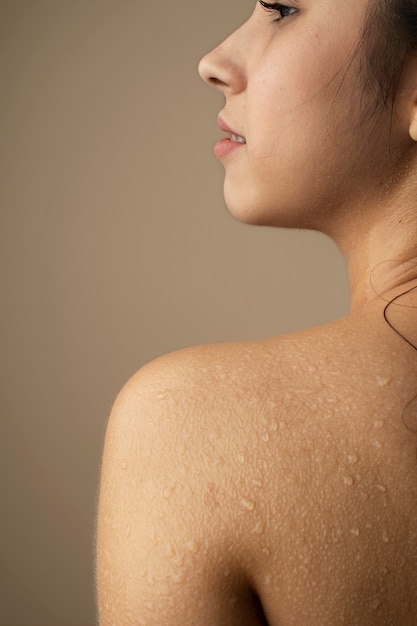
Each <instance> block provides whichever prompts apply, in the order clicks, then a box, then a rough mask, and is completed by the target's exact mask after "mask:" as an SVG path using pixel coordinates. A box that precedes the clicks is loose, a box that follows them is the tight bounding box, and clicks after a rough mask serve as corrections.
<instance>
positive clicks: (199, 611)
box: [98, 318, 417, 626]
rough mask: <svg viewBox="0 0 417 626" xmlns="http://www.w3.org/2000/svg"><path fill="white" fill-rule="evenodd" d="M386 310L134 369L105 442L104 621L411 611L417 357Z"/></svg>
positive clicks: (218, 621) (270, 619) (315, 620)
mask: <svg viewBox="0 0 417 626" xmlns="http://www.w3.org/2000/svg"><path fill="white" fill-rule="evenodd" d="M378 319H379V318H375V319H374V318H372V319H371V322H372V323H370V321H369V320H367V319H362V318H360V319H356V320H355V319H352V320H351V319H347V320H341V321H340V322H337V323H334V324H330V325H326V326H323V327H320V328H316V329H311V330H307V331H303V332H301V333H295V334H291V335H286V336H283V337H279V338H272V339H268V340H264V341H257V342H244V343H237V344H236V343H235V344H217V345H208V346H199V347H195V348H190V349H186V350H181V351H179V352H176V353H173V354H170V355H166V356H164V357H162V358H160V359H157V360H156V361H154V362H152V363H150V364H149V365H147V366H146V367H145V368H142V369H141V370H140V371H139V372H138V373H137V374H136V375H135V376H134V377H133V378H132V379H131V380H130V381H129V382H128V383H127V385H126V386H125V388H124V389H123V390H122V392H121V394H120V396H119V398H118V399H117V401H116V404H115V407H114V409H113V412H112V415H111V418H110V420H109V426H108V431H107V436H106V446H105V451H104V457H103V470H102V484H101V490H100V507H99V523H98V587H99V606H100V614H101V619H102V622H101V623H102V625H103V626H106V625H107V624H111V623H113V621H114V619H115V617H116V616H117V620H116V621H117V623H118V624H121V626H122V625H124V624H129V625H131V626H132V625H136V624H138V625H139V624H148V625H150V626H156V625H157V624H170V625H172V626H176V625H177V624H178V625H179V624H184V623H195V624H199V625H201V626H205V625H206V624H207V625H209V624H210V625H211V626H215V625H219V626H220V625H222V624H226V623H227V624H228V625H229V624H230V625H233V624H236V626H237V625H238V624H239V625H240V626H243V625H245V624H247V625H248V626H252V625H255V624H265V623H268V624H271V625H273V624H278V623H279V624H285V625H287V624H288V625H292V624H294V625H295V624H300V623H310V624H312V625H314V624H317V625H319V624H320V626H325V625H327V624H329V625H330V624H331V625H332V626H335V625H336V624H339V623H340V624H344V623H355V624H361V625H362V624H363V625H364V626H365V625H366V626H367V625H368V624H385V623H386V624H389V623H397V622H395V619H396V617H395V616H396V615H397V613H398V611H399V610H401V611H402V613H401V616H402V621H401V623H402V624H411V623H413V622H412V621H411V618H410V615H411V614H410V611H411V610H412V609H411V604H412V603H413V602H414V601H415V599H416V598H415V596H414V595H413V594H414V591H413V594H411V593H410V580H411V574H413V575H415V573H416V555H415V554H414V550H410V545H411V544H412V542H413V541H414V539H415V538H416V537H417V528H414V524H413V525H412V527H411V526H410V524H409V520H410V518H411V517H412V516H414V518H415V517H416V515H415V513H416V511H415V510H414V509H415V505H414V502H415V501H416V500H417V485H416V481H415V479H414V476H413V468H414V470H415V471H416V472H417V469H416V468H415V465H416V461H415V447H414V446H415V442H413V440H412V438H410V436H409V432H408V431H407V430H406V429H404V426H403V424H402V423H401V410H400V409H399V407H400V406H401V402H403V403H404V399H407V398H408V397H410V394H411V397H412V393H413V391H414V394H415V389H414V387H413V380H415V370H414V374H413V372H411V374H410V375H408V373H407V372H408V371H409V370H410V368H411V369H412V367H411V365H410V362H409V360H408V358H409V357H408V355H407V352H404V351H403V349H402V346H401V345H400V343H397V339H396V338H395V337H392V336H391V335H390V333H389V332H388V333H387V332H386V328H385V327H384V325H383V324H381V325H380V326H379V325H378V324H379V322H378ZM384 333H386V334H384ZM393 357H394V359H393ZM399 373H400V375H399ZM387 457H389V458H390V462H389V463H387ZM405 522H407V528H408V530H409V531H410V532H411V531H412V533H414V534H411V535H409V536H407V537H406V536H405V534H404V532H403V531H402V530H399V529H401V528H403V529H404V528H405ZM407 546H408V547H407ZM399 554H401V555H402V556H400V558H403V560H404V566H403V569H402V571H403V573H404V577H403V578H401V577H400V578H398V580H397V581H395V580H394V578H395V576H396V575H393V576H394V578H392V580H391V583H392V584H391V591H390V592H389V593H388V592H386V593H383V592H382V591H381V590H382V589H383V588H385V587H386V586H387V585H388V573H387V572H388V571H392V568H393V567H394V564H395V563H396V561H397V560H398V558H399V556H398V555H399ZM353 559H354V560H355V566H354V567H352V560H353ZM407 559H408V560H407ZM410 559H411V560H412V562H410ZM395 567H397V566H395ZM370 568H373V571H374V572H375V575H374V576H373V577H372V580H371V579H370V578H369V575H368V574H369V571H370ZM397 569H398V568H397ZM329 572H332V574H331V576H330V574H329ZM384 572H385V574H384ZM407 572H408V574H407ZM414 579H415V576H414ZM365 583H366V584H365ZM384 586H385V587H384ZM388 586H389V585H388ZM413 588H414V587H413ZM401 589H402V591H401ZM404 589H408V594H409V597H408V598H405V597H404ZM390 593H391V596H390ZM416 595H417V593H416ZM342 596H343V598H342ZM324 598H325V601H324V600H323V599H324ZM384 603H385V605H384ZM387 603H388V604H387ZM410 603H411V604H410ZM388 605H389V607H391V608H389V611H391V612H389V611H388V608H387V606H388ZM378 607H383V609H384V610H385V612H386V615H388V618H387V620H386V621H383V620H382V618H381V613H378V610H381V609H378ZM399 607H402V608H401V609H400V608H399ZM404 607H405V608H404ZM413 607H414V605H413ZM407 611H408V613H407ZM343 615H344V617H343ZM390 615H391V617H392V619H394V621H391V622H390V621H389V619H391V617H389V616H390ZM359 616H363V618H359ZM407 616H408V617H407ZM112 620H113V621H112ZM372 620H374V621H372ZM375 620H376V621H375ZM378 620H379V621H378Z"/></svg>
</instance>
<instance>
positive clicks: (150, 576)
mask: <svg viewBox="0 0 417 626" xmlns="http://www.w3.org/2000/svg"><path fill="white" fill-rule="evenodd" d="M148 585H149V586H150V587H155V578H154V577H153V576H152V575H149V576H148Z"/></svg>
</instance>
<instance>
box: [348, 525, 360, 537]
mask: <svg viewBox="0 0 417 626" xmlns="http://www.w3.org/2000/svg"><path fill="white" fill-rule="evenodd" d="M350 532H351V534H352V535H353V536H354V537H359V534H360V530H359V528H356V526H355V527H354V528H351V529H350Z"/></svg>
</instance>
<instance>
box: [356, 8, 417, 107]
mask: <svg viewBox="0 0 417 626" xmlns="http://www.w3.org/2000/svg"><path fill="white" fill-rule="evenodd" d="M372 4H373V6H372V7H371V11H370V12H369V14H368V17H367V20H366V22H365V26H364V33H363V38H362V41H363V45H364V56H363V58H364V62H365V67H363V68H362V69H363V72H362V76H363V79H364V88H365V90H366V91H370V92H371V94H372V95H373V96H374V100H375V110H378V109H379V110H381V109H389V110H392V106H393V104H394V102H395V98H396V94H397V90H398V86H399V81H400V79H401V71H402V69H403V67H404V63H405V61H406V59H407V58H408V57H409V55H410V54H411V53H412V52H414V51H417V0H373V3H372Z"/></svg>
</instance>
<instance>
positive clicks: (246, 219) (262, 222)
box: [225, 193, 314, 229]
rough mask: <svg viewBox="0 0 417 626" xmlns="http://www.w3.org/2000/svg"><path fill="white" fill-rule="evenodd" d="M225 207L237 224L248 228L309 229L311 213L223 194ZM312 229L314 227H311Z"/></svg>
mask: <svg viewBox="0 0 417 626" xmlns="http://www.w3.org/2000/svg"><path fill="white" fill-rule="evenodd" d="M225 202H226V206H227V208H228V209H229V212H230V214H231V215H232V216H233V217H234V218H235V219H236V220H238V221H239V222H242V223H243V224H248V225H250V226H272V227H276V228H306V229H311V228H312V224H311V220H310V219H308V217H307V216H308V214H309V213H310V217H311V212H309V211H306V210H303V211H300V209H299V208H295V207H293V208H290V207H288V206H282V205H281V206H279V205H278V204H275V205H273V206H271V205H269V204H268V203H266V202H261V201H260V200H259V199H257V200H256V199H254V198H252V199H250V198H247V197H246V198H242V197H237V195H236V194H234V195H233V196H231V195H228V194H226V193H225ZM313 229H314V227H313Z"/></svg>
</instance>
